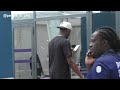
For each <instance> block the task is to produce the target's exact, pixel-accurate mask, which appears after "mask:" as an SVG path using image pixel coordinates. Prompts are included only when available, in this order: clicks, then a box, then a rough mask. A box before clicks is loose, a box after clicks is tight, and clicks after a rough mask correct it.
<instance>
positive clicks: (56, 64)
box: [49, 21, 84, 79]
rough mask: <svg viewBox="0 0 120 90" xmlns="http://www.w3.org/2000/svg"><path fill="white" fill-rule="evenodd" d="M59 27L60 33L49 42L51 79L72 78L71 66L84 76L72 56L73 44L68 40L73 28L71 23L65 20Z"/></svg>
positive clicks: (81, 76)
mask: <svg viewBox="0 0 120 90" xmlns="http://www.w3.org/2000/svg"><path fill="white" fill-rule="evenodd" d="M58 28H60V35H58V36H56V37H55V38H53V39H52V40H51V41H50V43H49V73H50V79H71V70H70V67H71V68H72V69H73V71H74V72H75V73H76V74H77V75H78V76H79V77H80V78H84V76H83V75H82V74H81V72H80V70H79V68H78V66H77V65H76V63H75V62H74V60H73V58H72V51H71V45H70V42H69V41H68V40H67V38H68V37H69V35H70V32H71V30H72V25H71V23H69V22H66V21H63V22H62V23H61V24H60V26H59V27H58Z"/></svg>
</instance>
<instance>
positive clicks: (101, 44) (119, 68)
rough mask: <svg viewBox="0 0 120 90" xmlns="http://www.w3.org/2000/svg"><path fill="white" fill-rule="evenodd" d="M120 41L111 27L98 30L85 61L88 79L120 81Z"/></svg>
mask: <svg viewBox="0 0 120 90" xmlns="http://www.w3.org/2000/svg"><path fill="white" fill-rule="evenodd" d="M119 51H120V39H119V37H118V36H117V34H116V32H115V30H113V29H112V28H111V27H101V28H98V29H97V30H96V31H95V32H94V33H93V34H92V37H91V41H90V45H89V49H88V52H87V56H86V59H85V63H86V66H87V69H88V74H87V76H86V78H87V79H120V56H119V54H118V53H119Z"/></svg>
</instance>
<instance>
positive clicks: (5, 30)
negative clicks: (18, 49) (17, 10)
mask: <svg viewBox="0 0 120 90" xmlns="http://www.w3.org/2000/svg"><path fill="white" fill-rule="evenodd" d="M10 15H11V11H0V78H9V77H13V61H12V27H11V26H12V22H11V17H10Z"/></svg>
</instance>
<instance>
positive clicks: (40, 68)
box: [30, 54, 44, 79]
mask: <svg viewBox="0 0 120 90" xmlns="http://www.w3.org/2000/svg"><path fill="white" fill-rule="evenodd" d="M30 60H32V56H31V57H30ZM36 61H37V78H38V79H39V77H40V76H41V75H44V72H43V68H42V65H41V62H40V59H39V56H38V54H36ZM30 69H31V70H32V63H30ZM31 75H32V72H31Z"/></svg>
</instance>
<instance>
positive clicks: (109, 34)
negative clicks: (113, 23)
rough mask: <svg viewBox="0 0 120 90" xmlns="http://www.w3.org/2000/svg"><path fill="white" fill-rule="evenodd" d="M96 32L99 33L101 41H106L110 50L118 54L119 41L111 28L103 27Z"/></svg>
mask: <svg viewBox="0 0 120 90" xmlns="http://www.w3.org/2000/svg"><path fill="white" fill-rule="evenodd" d="M97 31H99V33H101V36H102V38H103V39H105V40H107V41H108V44H109V45H110V47H111V49H113V50H114V51H115V52H120V39H119V37H118V35H117V33H116V31H115V30H114V29H113V28H112V27H109V26H104V27H101V28H98V29H97Z"/></svg>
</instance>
